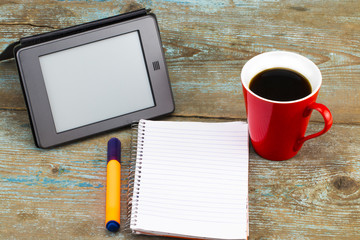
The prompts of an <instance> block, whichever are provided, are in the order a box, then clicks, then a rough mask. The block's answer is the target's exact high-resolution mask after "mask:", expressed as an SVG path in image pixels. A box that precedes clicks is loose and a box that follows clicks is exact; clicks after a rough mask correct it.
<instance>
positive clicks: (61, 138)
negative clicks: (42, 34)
mask: <svg viewBox="0 0 360 240" xmlns="http://www.w3.org/2000/svg"><path fill="white" fill-rule="evenodd" d="M100 26H101V27H95V28H89V29H87V30H86V31H82V32H80V33H71V34H67V35H66V36H61V37H60V38H59V37H57V38H53V39H52V40H47V41H45V42H41V43H38V44H32V45H29V46H22V47H18V49H17V50H16V52H15V58H16V62H17V65H18V70H19V74H20V79H21V83H22V87H23V91H24V95H25V100H26V103H27V107H28V111H29V116H30V121H31V125H32V129H33V134H34V138H35V142H36V145H37V146H38V147H41V148H49V147H53V146H56V145H59V144H63V143H67V142H70V141H73V140H76V139H80V138H84V137H86V136H90V135H93V134H97V133H100V132H104V131H109V130H112V129H115V128H119V127H123V126H126V125H129V124H131V123H133V122H136V121H138V120H139V119H141V118H145V119H149V118H154V117H158V116H161V115H165V114H168V113H171V112H173V111H174V101H173V97H172V92H171V87H170V82H169V77H168V72H167V67H166V63H165V58H164V53H163V49H162V43H161V40H160V34H159V29H158V25H157V21H156V17H155V15H153V14H142V15H141V16H139V17H133V18H130V19H126V20H125V21H120V22H117V23H111V24H106V25H105V26H103V25H101V24H100Z"/></svg>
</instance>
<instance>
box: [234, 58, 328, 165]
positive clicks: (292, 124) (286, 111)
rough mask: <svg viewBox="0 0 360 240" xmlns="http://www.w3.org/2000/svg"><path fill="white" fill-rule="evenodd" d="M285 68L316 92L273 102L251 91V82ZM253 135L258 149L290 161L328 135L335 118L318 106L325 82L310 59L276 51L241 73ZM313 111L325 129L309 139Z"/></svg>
mask: <svg viewBox="0 0 360 240" xmlns="http://www.w3.org/2000/svg"><path fill="white" fill-rule="evenodd" d="M274 68H285V69H288V70H292V71H295V72H298V73H300V74H301V75H303V76H304V77H305V78H306V79H307V80H308V81H309V82H310V84H311V88H312V92H311V93H310V94H309V95H307V96H306V97H304V98H301V99H297V100H294V101H273V100H269V99H265V98H263V97H261V96H258V95H256V94H255V93H254V92H252V91H251V90H250V88H249V85H250V81H251V80H252V79H253V78H254V77H255V76H256V75H257V74H258V73H260V72H262V71H264V70H267V69H274ZM241 82H242V86H243V93H244V98H245V106H246V114H247V119H248V125H249V134H250V138H251V143H252V145H253V147H254V150H255V151H256V152H257V153H258V154H259V155H260V156H262V157H263V158H266V159H269V160H277V161H279V160H287V159H290V158H292V157H293V156H295V155H296V154H297V152H298V151H299V150H300V148H301V146H302V145H303V143H304V142H305V141H307V140H309V139H311V138H315V137H318V136H320V135H322V134H324V133H325V132H327V131H328V130H329V129H330V128H331V125H332V122H333V119H332V115H331V113H330V111H329V109H328V108H327V107H326V106H324V105H322V104H320V103H316V102H315V101H316V98H317V96H318V93H319V89H320V87H321V83H322V77H321V73H320V70H319V68H318V67H317V66H316V65H315V64H314V63H313V62H312V61H311V60H309V59H307V58H305V57H303V56H301V55H299V54H296V53H292V52H286V51H272V52H266V53H262V54H259V55H257V56H255V57H253V58H252V59H250V60H249V61H248V62H247V63H246V64H245V65H244V67H243V69H242V71H241ZM312 110H317V111H319V112H320V114H321V115H322V117H323V118H324V122H325V127H324V129H323V130H322V131H320V132H317V133H314V134H311V135H309V136H305V132H306V128H307V125H308V123H309V120H310V115H311V112H312Z"/></svg>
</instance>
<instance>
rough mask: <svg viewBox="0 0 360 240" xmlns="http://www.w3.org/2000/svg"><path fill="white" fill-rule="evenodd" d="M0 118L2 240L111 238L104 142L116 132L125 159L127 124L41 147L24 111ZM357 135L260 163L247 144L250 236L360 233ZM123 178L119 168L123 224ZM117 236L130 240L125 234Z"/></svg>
mask: <svg viewBox="0 0 360 240" xmlns="http://www.w3.org/2000/svg"><path fill="white" fill-rule="evenodd" d="M0 119H1V121H0V159H1V162H0V199H1V201H0V212H1V214H0V215H1V218H0V222H1V224H0V235H1V236H2V238H4V239H7V238H11V236H17V238H28V239H31V238H33V239H44V238H47V237H48V236H49V234H56V236H59V238H60V239H69V238H74V237H80V238H87V239H100V238H102V237H105V236H109V235H112V234H110V233H107V232H106V231H105V230H104V223H103V222H104V214H105V209H104V206H105V180H106V142H107V140H108V139H109V138H111V137H113V136H116V137H119V138H120V139H121V141H122V150H123V160H124V161H125V162H128V161H129V153H130V129H125V130H122V131H115V132H113V133H110V134H105V135H101V136H97V137H94V138H91V139H88V140H85V141H80V142H77V143H74V144H70V145H67V146H63V147H60V148H55V149H52V150H40V149H37V148H35V147H34V143H33V140H32V138H31V135H30V131H31V130H30V127H29V125H28V120H27V116H26V113H25V112H23V111H1V112H0ZM166 119H168V120H180V121H181V120H191V121H199V119H196V118H179V117H175V118H166ZM209 121H221V120H219V119H210V120H209ZM319 127H321V124H318V123H312V124H311V125H310V130H311V131H315V130H316V129H317V128H319ZM359 134H360V127H359V126H351V125H340V124H337V125H335V126H334V128H333V129H332V130H331V131H330V132H329V133H328V134H326V135H324V136H322V137H320V138H318V139H315V140H311V141H309V142H307V143H305V145H304V147H303V149H302V150H301V151H300V152H299V154H298V155H297V156H296V157H295V158H293V159H291V160H289V161H284V162H275V161H268V160H264V159H262V158H260V157H259V156H258V155H256V153H254V152H253V150H252V149H251V152H250V173H249V176H250V177H249V181H250V182H249V186H250V190H249V204H250V235H251V239H262V238H278V239H287V237H288V236H293V237H296V238H302V237H305V238H306V237H309V238H311V237H314V236H317V237H318V238H320V239H321V238H324V239H325V238H327V237H340V238H342V239H343V238H348V239H352V238H354V237H355V236H356V235H357V234H358V232H359V231H360V229H359V226H360V222H359V221H360V219H359V218H358V214H359V213H360V177H359V172H360V166H359V164H358V162H359V160H360V159H359V156H360V149H359V148H358V146H359V144H360V140H359V138H358V136H359ZM126 176H127V173H126V169H125V168H123V171H122V187H123V194H122V203H121V207H122V208H121V210H122V220H123V221H124V220H125V215H126V214H125V212H126V203H125V195H126V190H125V189H126V187H127V177H126ZM339 225H341V230H339ZM115 235H116V236H118V237H120V238H121V239H133V238H134V237H133V236H129V235H127V234H124V233H117V234H115ZM139 239H143V238H142V237H139ZM151 239H157V238H151ZM158 239H161V238H158Z"/></svg>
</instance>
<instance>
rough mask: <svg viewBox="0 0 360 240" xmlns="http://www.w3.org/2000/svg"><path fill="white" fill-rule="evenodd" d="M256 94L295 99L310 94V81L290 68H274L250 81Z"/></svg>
mask: <svg viewBox="0 0 360 240" xmlns="http://www.w3.org/2000/svg"><path fill="white" fill-rule="evenodd" d="M249 88H250V90H251V91H252V92H254V93H255V94H257V95H259V96H261V97H263V98H266V99H269V100H274V101H293V100H297V99H300V98H303V97H306V96H307V95H309V94H310V93H311V91H312V89H311V84H310V82H309V81H308V80H307V79H306V78H305V77H304V76H302V75H301V74H299V73H297V72H294V71H292V70H288V69H282V68H274V69H267V70H265V71H263V72H260V73H258V74H257V75H256V76H255V77H254V78H253V79H251V81H250V85H249Z"/></svg>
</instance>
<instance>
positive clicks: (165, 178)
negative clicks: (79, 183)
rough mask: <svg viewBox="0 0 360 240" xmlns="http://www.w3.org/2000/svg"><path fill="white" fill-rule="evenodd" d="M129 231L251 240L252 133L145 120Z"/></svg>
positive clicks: (242, 127)
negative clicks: (250, 156) (250, 154)
mask: <svg viewBox="0 0 360 240" xmlns="http://www.w3.org/2000/svg"><path fill="white" fill-rule="evenodd" d="M136 132H137V137H135V138H134V141H135V146H134V149H135V152H134V153H132V154H133V158H134V164H135V166H134V168H133V179H132V180H131V181H130V182H131V183H130V185H131V186H130V188H131V190H130V191H131V194H130V196H132V197H131V198H130V199H129V204H130V205H129V211H130V212H129V215H130V218H129V227H130V229H131V230H132V232H133V233H136V234H148V235H158V236H173V237H181V238H191V239H246V238H247V236H248V204H247V202H248V201H247V199H248V162H249V149H248V127H247V124H246V123H244V122H225V123H204V122H171V121H149V120H140V122H139V124H138V126H137V130H136Z"/></svg>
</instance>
